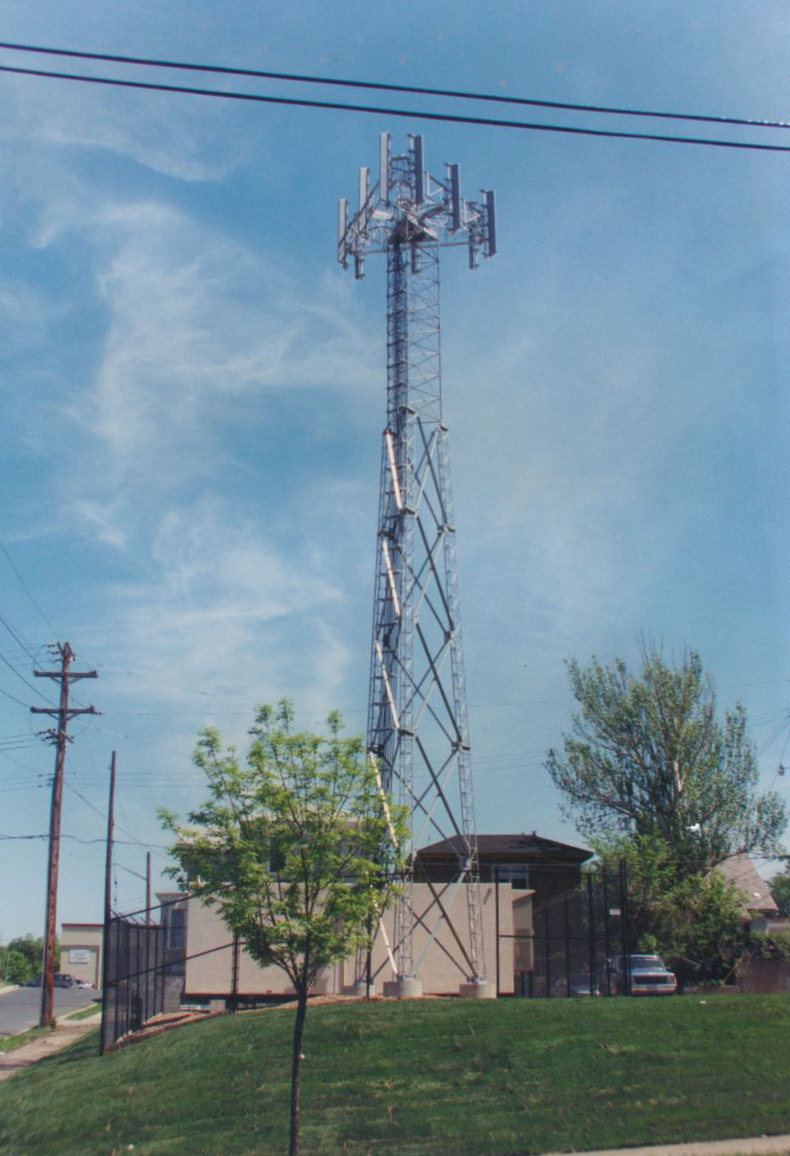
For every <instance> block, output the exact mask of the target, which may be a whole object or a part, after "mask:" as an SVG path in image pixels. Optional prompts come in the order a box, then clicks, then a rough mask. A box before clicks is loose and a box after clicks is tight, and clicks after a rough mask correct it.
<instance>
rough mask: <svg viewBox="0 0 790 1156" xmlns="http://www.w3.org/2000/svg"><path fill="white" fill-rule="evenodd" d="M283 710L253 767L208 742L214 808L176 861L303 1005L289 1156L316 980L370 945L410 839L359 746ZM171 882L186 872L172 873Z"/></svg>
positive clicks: (261, 741) (206, 735) (295, 1141)
mask: <svg viewBox="0 0 790 1156" xmlns="http://www.w3.org/2000/svg"><path fill="white" fill-rule="evenodd" d="M293 720H294V715H293V709H292V707H291V705H290V703H289V702H288V701H287V700H283V701H281V702H280V703H279V704H278V706H277V708H276V709H275V708H272V707H270V706H264V707H261V708H260V709H259V710H258V713H257V716H256V721H255V725H254V726H253V727H252V730H251V731H250V734H251V736H252V743H251V745H250V748H249V751H248V754H247V760H246V766H242V765H241V764H240V763H239V760H238V758H237V755H236V751H235V749H234V748H229V749H227V750H224V751H223V749H222V744H221V740H220V736H219V735H218V734H217V732H216V731H215V730H212V729H209V730H206V731H204V732H203V733H202V735H201V738H200V741H199V743H198V746H197V750H196V752H195V756H194V761H195V764H196V765H197V766H198V767H199V768H200V769H201V770H203V771H204V772H205V774H206V776H207V778H208V786H209V798H208V800H207V801H206V802H205V803H204V804H203V806H201V807H199V808H198V809H197V810H196V811H194V812H192V813H191V814H190V815H189V823H190V826H179V825H178V823H177V822H176V820H175V818H174V817H173V816H172V815H167V814H163V819H164V822H165V825H166V827H168V828H169V829H170V830H171V831H173V832H174V833H175V835H176V836H177V842H176V845H175V847H174V848H173V851H172V854H173V856H174V857H175V859H176V860H177V862H178V864H179V867H180V869H181V870H182V871H184V872H186V874H187V875H188V876H189V877H190V878H191V880H192V882H191V883H190V884H189V890H190V891H191V892H192V893H193V894H196V895H199V896H201V897H202V898H203V900H204V901H205V902H206V903H208V904H218V905H219V908H220V910H221V913H222V917H223V919H224V920H225V922H226V924H227V925H228V927H229V928H230V929H231V930H232V931H233V932H234V933H236V934H237V935H239V936H240V937H241V938H242V939H243V940H244V942H245V944H246V948H247V951H248V952H249V953H250V955H252V957H253V958H254V959H255V960H257V962H258V963H259V964H261V965H262V966H268V965H273V966H275V967H278V968H280V969H281V970H282V971H284V972H285V973H286V975H287V976H288V978H289V979H290V981H291V983H292V984H293V987H294V990H295V991H296V997H297V1010H296V1018H295V1023H294V1035H293V1060H292V1085H291V1140H290V1153H291V1156H297V1153H298V1151H299V1127H300V1088H301V1060H302V1041H303V1034H304V1025H305V1018H306V1014H307V1001H308V996H309V993H310V989H311V988H312V986H313V985H314V983H315V980H316V978H317V976H318V974H319V972H320V971H321V970H322V969H323V968H325V967H327V966H329V965H330V964H332V963H334V962H336V961H338V960H340V959H344V958H347V957H348V956H349V955H350V954H352V953H353V952H354V951H355V950H356V949H357V948H360V947H364V946H366V945H367V943H368V942H369V936H370V928H371V927H372V926H375V924H376V923H377V920H378V917H379V915H380V914H381V912H382V911H383V909H384V907H385V905H386V904H387V902H388V900H389V899H390V897H391V896H392V894H393V891H394V884H393V879H394V875H395V873H396V872H397V869H398V868H399V866H400V850H399V848H400V846H401V845H402V843H403V840H404V835H405V828H404V823H403V816H402V814H401V812H400V810H399V808H396V807H393V806H392V805H391V804H390V803H389V800H388V799H387V797H386V795H385V794H384V792H383V790H382V787H381V781H380V778H379V775H378V771H377V768H376V766H375V765H374V764H372V762H371V761H370V759H369V758H368V756H367V755H366V753H365V749H364V746H363V743H362V740H361V739H360V738H347V737H343V736H342V735H341V733H340V732H341V726H342V724H341V720H340V716H339V715H337V714H336V713H333V714H331V715H330V716H329V719H328V727H329V735H328V737H323V736H320V735H316V734H311V733H306V732H294V731H293V729H292V728H293ZM174 871H178V868H175V869H174Z"/></svg>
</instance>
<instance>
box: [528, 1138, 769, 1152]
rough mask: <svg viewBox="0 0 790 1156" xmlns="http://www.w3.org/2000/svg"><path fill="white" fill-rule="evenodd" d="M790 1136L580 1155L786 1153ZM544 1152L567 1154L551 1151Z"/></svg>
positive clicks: (603, 1150) (657, 1146)
mask: <svg viewBox="0 0 790 1156" xmlns="http://www.w3.org/2000/svg"><path fill="white" fill-rule="evenodd" d="M786 1153H790V1136H748V1137H745V1138H744V1139H742V1140H695V1141H693V1142H692V1143H688V1144H656V1145H653V1146H649V1147H644V1148H611V1149H610V1148H598V1149H595V1150H594V1151H590V1152H579V1153H578V1156H785V1154H786ZM544 1156H568V1154H567V1152H566V1153H560V1152H548V1153H544Z"/></svg>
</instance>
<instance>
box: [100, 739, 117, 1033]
mask: <svg viewBox="0 0 790 1156" xmlns="http://www.w3.org/2000/svg"><path fill="white" fill-rule="evenodd" d="M114 827H115V751H113V753H112V761H111V763H110V801H109V803H108V806H107V853H106V855H105V860H104V935H103V937H102V968H101V997H102V999H101V1037H100V1041H99V1054H100V1055H102V1056H103V1055H104V1049H105V1040H106V1039H107V1032H108V1026H107V1025H108V1019H107V1015H108V1003H107V992H108V989H109V986H110V985H109V983H108V980H109V975H110V950H111V944H110V926H111V923H112V840H113V830H114Z"/></svg>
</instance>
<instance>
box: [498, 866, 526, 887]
mask: <svg viewBox="0 0 790 1156" xmlns="http://www.w3.org/2000/svg"><path fill="white" fill-rule="evenodd" d="M496 880H497V882H498V883H509V884H510V886H511V887H512V888H513V890H514V891H526V890H527V888H528V885H529V871H528V868H527V865H526V863H497V866H496Z"/></svg>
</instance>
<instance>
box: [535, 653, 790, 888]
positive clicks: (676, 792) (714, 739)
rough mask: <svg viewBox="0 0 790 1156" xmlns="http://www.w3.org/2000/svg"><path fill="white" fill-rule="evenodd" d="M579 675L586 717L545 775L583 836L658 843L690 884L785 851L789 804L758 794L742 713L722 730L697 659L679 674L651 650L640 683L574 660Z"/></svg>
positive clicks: (727, 717) (620, 665)
mask: <svg viewBox="0 0 790 1156" xmlns="http://www.w3.org/2000/svg"><path fill="white" fill-rule="evenodd" d="M568 671H569V675H570V681H571V687H572V690H573V694H574V697H575V698H576V701H577V702H578V704H579V711H578V713H577V714H575V715H574V716H573V719H572V728H571V733H570V734H568V735H565V736H564V750H563V751H562V752H560V751H557V750H550V751H549V752H548V756H547V760H546V767H547V769H548V771H549V774H550V775H551V778H552V780H553V781H554V783H555V785H556V786H557V787H558V788H559V790H560V791H561V793H562V796H563V799H564V803H565V808H564V809H565V812H566V814H568V815H569V817H571V818H572V819H574V820H575V822H576V825H577V827H578V828H579V830H580V831H581V832H582V833H583V834H584V835H586V836H587V837H588V838H593V837H601V836H603V837H607V836H612V835H617V834H630V835H635V836H640V837H648V836H651V837H652V836H655V837H658V838H660V839H661V840H662V841H663V843H664V844H666V845H667V846H668V847H669V848H671V850H672V855H673V859H674V860H675V861H676V862H677V863H678V864H679V866H680V869H681V874H683V875H691V874H694V873H696V872H698V871H700V870H704V869H709V868H711V867H713V866H714V865H715V864H716V863H720V862H722V860H724V859H726V858H728V857H729V856H731V855H733V854H735V853H737V852H739V851H743V852H750V851H755V850H758V851H760V852H763V853H765V854H771V853H774V852H775V851H776V849H777V845H778V840H779V838H780V836H781V834H782V831H783V830H784V827H785V824H786V813H785V807H784V804H783V803H782V802H781V801H780V799H779V796H778V795H777V794H776V793H775V792H771V791H769V792H764V793H760V791H759V790H758V769H757V762H756V758H755V754H754V749H753V746H752V743H751V742H750V740H749V737H748V734H747V724H746V713H745V711H744V709H743V707H742V706H740V705H736V706H735V707H734V708H733V709H732V710H728V711H726V712H725V714H724V721H723V722H719V721H718V720H717V718H716V700H715V694H714V689H713V681H712V679H711V677H710V675H708V674H706V673H705V672H704V670H703V668H702V662H701V661H700V657H699V655H698V654H696V653H695V652H694V651H690V652H688V653H687V654H686V655H685V656H684V657H683V660H682V661H681V662H680V664H679V665H677V666H675V667H672V666H670V665H668V664H667V663H665V662H664V661H663V659H662V657H661V655H660V654H659V653H657V652H656V651H655V650H652V649H648V648H645V649H644V650H643V653H642V669H641V671H640V672H639V673H638V674H636V675H634V674H632V673H631V672H630V671H629V669H628V667H627V666H626V664H625V663H624V662H622V661H620V660H617V661H615V662H614V663H612V665H611V666H604V665H603V664H601V663H600V662H598V661H597V660H596V659H593V660H592V662H591V663H590V664H589V666H586V667H583V666H581V665H580V664H579V663H578V662H577V661H576V660H575V659H574V660H571V661H570V662H569V663H568Z"/></svg>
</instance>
